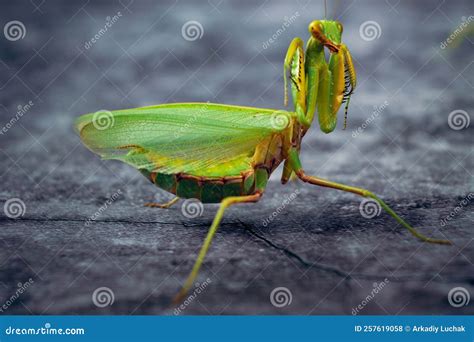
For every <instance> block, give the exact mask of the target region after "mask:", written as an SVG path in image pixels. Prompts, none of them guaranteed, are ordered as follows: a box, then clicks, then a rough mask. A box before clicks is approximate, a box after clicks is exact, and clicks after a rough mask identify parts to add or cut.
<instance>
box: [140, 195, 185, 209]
mask: <svg viewBox="0 0 474 342" xmlns="http://www.w3.org/2000/svg"><path fill="white" fill-rule="evenodd" d="M178 201H179V197H178V196H176V197H175V198H173V199H172V200H171V201H169V202H166V203H163V204H160V203H151V202H149V203H145V207H150V208H161V209H168V208H169V207H171V206H172V205H173V204H175V203H176V202H178Z"/></svg>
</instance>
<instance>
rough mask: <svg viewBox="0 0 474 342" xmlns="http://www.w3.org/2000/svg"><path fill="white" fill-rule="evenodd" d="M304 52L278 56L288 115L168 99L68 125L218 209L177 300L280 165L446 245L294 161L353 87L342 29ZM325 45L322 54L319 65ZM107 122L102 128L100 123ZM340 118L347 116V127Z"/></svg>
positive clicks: (332, 29)
mask: <svg viewBox="0 0 474 342" xmlns="http://www.w3.org/2000/svg"><path fill="white" fill-rule="evenodd" d="M308 30H309V33H310V37H309V40H308V42H307V44H306V48H305V47H304V44H303V41H302V39H300V38H295V39H293V41H292V42H291V44H290V46H289V48H288V51H287V53H286V57H285V60H284V65H283V71H284V74H283V75H284V84H285V92H284V104H285V106H286V105H287V104H288V95H287V93H288V84H287V83H288V82H287V76H288V74H289V77H290V80H291V95H292V99H293V104H294V110H293V111H284V110H273V109H262V108H252V107H242V106H231V105H224V104H211V103H171V104H161V105H157V106H149V107H141V108H134V109H126V110H116V111H113V112H103V113H102V114H103V115H102V116H101V115H100V114H99V115H98V114H97V113H99V112H97V113H93V114H92V113H91V114H86V115H83V116H81V117H79V118H78V119H77V121H76V123H75V129H76V131H77V132H78V134H79V136H80V138H81V139H82V141H83V143H84V144H85V145H86V146H87V147H88V148H89V149H90V150H92V151H93V152H95V153H97V154H99V155H100V156H102V157H103V158H104V159H117V160H121V161H123V162H125V163H128V164H130V165H132V166H133V167H135V168H137V169H138V170H139V171H140V172H141V173H142V174H144V175H145V177H147V178H148V179H149V180H150V181H151V182H152V183H153V184H155V185H156V186H158V187H159V188H161V189H163V190H165V191H167V192H170V193H172V194H174V195H175V196H176V197H175V198H174V199H173V200H171V201H170V202H168V203H166V204H157V203H150V204H148V206H150V207H160V208H168V207H170V206H171V205H173V204H174V203H176V202H177V201H178V200H179V198H186V199H187V198H195V199H199V200H200V201H201V202H203V203H220V206H219V209H218V210H217V213H216V215H215V217H214V220H213V221H212V224H211V226H210V228H209V231H208V233H207V236H206V238H205V240H204V243H203V244H202V247H201V250H200V252H199V254H198V256H197V259H196V261H195V264H194V266H193V268H192V270H191V273H190V274H189V276H188V278H187V279H186V281H185V283H184V285H183V287H182V289H181V290H180V292H179V293H178V295H177V297H176V298H175V302H180V301H182V300H183V299H184V297H185V296H186V294H187V292H188V291H189V290H190V289H191V287H192V285H193V284H194V281H195V280H196V277H197V275H198V272H199V270H200V268H201V265H202V263H203V261H204V259H205V257H206V254H207V252H208V250H209V247H210V246H211V243H212V240H213V237H214V235H215V233H216V231H217V229H218V227H219V224H220V222H221V220H222V218H223V215H224V212H225V210H226V209H227V208H229V207H230V206H232V205H235V204H242V203H252V202H257V201H259V200H260V199H261V198H262V196H263V194H264V192H265V187H266V185H267V182H268V179H269V177H270V175H271V174H272V172H273V171H274V170H275V169H276V168H277V167H278V166H279V165H280V164H281V163H283V171H282V176H281V182H282V183H283V184H285V183H287V181H288V180H289V179H290V177H291V176H292V175H296V177H297V178H298V179H299V180H301V181H303V182H304V183H309V184H313V185H318V186H322V187H328V188H333V189H337V190H342V191H346V192H351V193H354V194H356V195H359V196H362V197H366V198H371V199H373V200H374V201H376V202H377V203H378V204H379V205H380V206H381V207H382V208H383V209H384V210H385V211H386V212H387V213H388V214H389V215H391V216H392V217H393V218H394V219H395V220H396V221H397V222H398V223H399V224H400V225H402V226H403V227H405V228H406V229H408V230H409V231H410V233H411V234H413V235H414V236H415V237H417V238H418V239H420V240H422V241H425V242H431V243H437V244H450V241H448V240H441V239H434V238H430V237H427V236H425V235H422V234H421V233H419V232H418V231H417V230H416V229H415V228H413V227H412V226H411V225H409V224H408V223H407V222H405V220H403V219H402V218H401V217H400V216H398V215H397V214H396V213H395V212H394V211H393V210H392V209H391V208H390V207H389V206H388V205H387V204H386V203H385V202H384V201H383V200H382V199H380V198H379V197H377V196H376V195H375V194H373V193H372V192H370V191H368V190H365V189H362V188H358V187H354V186H349V185H344V184H340V183H336V182H333V181H329V180H326V179H322V178H319V177H316V176H312V175H309V174H307V173H306V171H305V170H304V169H303V167H302V163H301V161H300V157H299V155H300V149H301V141H302V139H303V137H304V136H305V134H306V133H307V131H308V130H309V128H310V127H311V126H312V124H313V119H314V115H315V114H316V112H317V114H318V122H319V126H320V129H321V130H322V131H323V132H324V133H330V132H332V131H334V129H335V127H336V123H337V114H338V111H339V109H340V107H341V105H342V104H343V103H345V118H347V110H348V105H349V101H350V98H351V95H352V93H353V90H354V89H355V87H356V72H355V68H354V64H353V61H352V56H351V54H350V52H349V49H348V48H347V47H346V45H345V44H343V43H342V41H341V37H342V33H343V26H342V24H341V23H340V22H338V21H334V20H315V21H312V22H311V23H310V24H309V27H308ZM325 49H327V50H328V51H329V60H327V59H326V56H325ZM104 120H105V122H106V123H107V125H105V126H106V127H105V126H104V124H103V123H104ZM345 121H346V119H345V120H344V124H345Z"/></svg>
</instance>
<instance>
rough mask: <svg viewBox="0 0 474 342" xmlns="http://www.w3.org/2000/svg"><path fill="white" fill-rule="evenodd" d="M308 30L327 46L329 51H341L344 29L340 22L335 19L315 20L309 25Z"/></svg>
mask: <svg viewBox="0 0 474 342" xmlns="http://www.w3.org/2000/svg"><path fill="white" fill-rule="evenodd" d="M308 31H309V33H311V35H312V36H313V38H314V39H316V40H318V41H319V42H320V43H321V44H322V45H323V46H325V47H327V48H328V49H329V51H331V52H334V53H337V52H339V48H340V44H341V36H342V31H343V27H342V24H341V23H340V22H338V21H334V20H313V21H312V22H311V23H310V24H309V26H308Z"/></svg>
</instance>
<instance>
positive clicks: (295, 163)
mask: <svg viewBox="0 0 474 342" xmlns="http://www.w3.org/2000/svg"><path fill="white" fill-rule="evenodd" d="M289 158H290V163H291V166H292V167H293V170H294V171H295V173H296V175H297V176H298V178H299V179H301V180H302V181H303V182H307V183H310V184H314V185H319V186H323V187H327V188H333V189H337V190H342V191H347V192H352V193H354V194H357V195H359V196H362V197H369V198H372V199H374V200H375V201H376V202H377V203H378V204H380V206H381V207H382V208H383V209H384V210H385V211H386V212H387V213H388V214H389V215H390V216H392V217H393V218H394V219H395V220H396V221H397V222H398V223H400V224H401V225H402V226H403V227H405V228H406V229H408V230H409V231H410V233H412V234H413V235H414V236H416V237H417V238H418V239H420V240H422V241H425V242H431V243H437V244H443V245H450V244H451V241H449V240H442V239H433V238H430V237H427V236H425V235H423V234H421V233H420V232H418V231H417V230H416V229H415V228H413V227H412V226H411V225H410V224H408V223H407V222H406V221H405V220H404V219H402V218H401V217H400V216H398V215H397V214H396V213H395V212H394V211H393V210H392V209H391V208H390V207H389V206H388V205H387V204H386V203H385V202H384V201H382V199H380V198H379V197H377V196H376V195H375V194H373V193H372V192H370V191H369V190H366V189H362V188H357V187H354V186H350V185H345V184H340V183H336V182H332V181H329V180H326V179H322V178H318V177H314V176H308V175H307V174H306V173H305V172H304V170H303V168H302V166H301V162H300V159H299V156H298V153H297V152H296V151H295V150H292V151H291V152H290V156H289Z"/></svg>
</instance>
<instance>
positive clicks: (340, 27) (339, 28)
mask: <svg viewBox="0 0 474 342" xmlns="http://www.w3.org/2000/svg"><path fill="white" fill-rule="evenodd" d="M336 26H337V29H338V30H339V32H341V34H342V31H344V27H343V26H342V24H341V23H339V22H338V23H337V24H336Z"/></svg>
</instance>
